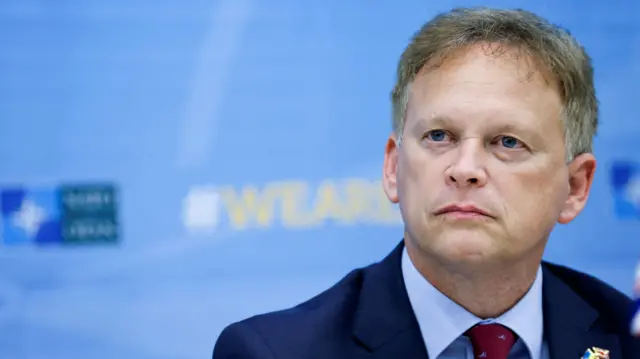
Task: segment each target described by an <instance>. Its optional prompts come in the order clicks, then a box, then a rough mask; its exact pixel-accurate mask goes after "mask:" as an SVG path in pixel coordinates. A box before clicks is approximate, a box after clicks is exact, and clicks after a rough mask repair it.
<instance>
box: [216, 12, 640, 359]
mask: <svg viewBox="0 0 640 359" xmlns="http://www.w3.org/2000/svg"><path fill="white" fill-rule="evenodd" d="M392 101H393V133H392V134H391V136H390V137H389V139H388V142H387V144H386V151H385V158H384V166H383V184H384V190H385V192H386V194H387V196H388V198H389V200H391V201H392V202H394V203H398V204H399V207H400V210H401V213H402V217H403V220H404V223H405V236H404V240H403V241H402V243H400V244H399V245H398V247H397V248H396V249H395V250H394V251H393V252H392V253H391V254H390V255H389V256H388V257H387V258H385V259H384V260H382V261H381V262H380V263H376V264H373V265H371V266H369V267H366V268H362V269H358V270H355V271H354V272H352V273H350V274H349V275H347V276H346V277H345V278H344V279H342V280H341V281H340V282H339V283H338V284H336V285H335V286H334V287H332V288H330V289H328V290H327V291H325V292H323V293H322V294H320V295H318V296H316V297H315V298H313V299H311V300H309V301H308V302H306V303H303V304H300V305H298V306H296V307H295V308H292V309H288V310H284V311H280V312H276V313H270V314H265V315H260V316H256V317H253V318H250V319H247V320H244V321H241V322H238V323H234V324H232V325H230V326H229V327H227V328H226V329H225V330H224V331H223V332H222V334H221V335H220V337H219V338H218V341H217V343H216V346H215V348H214V352H213V357H214V359H225V358H247V359H248V358H261V359H262V358H265V359H266V358H278V359H294V358H295V359H299V358H323V359H324V358H326V359H338V358H403V359H409V358H411V359H412V358H415V359H418V358H431V359H471V358H487V359H507V358H508V359H578V358H582V357H584V358H610V359H638V358H640V342H639V341H638V340H637V339H634V338H632V336H631V334H630V329H629V315H630V312H629V310H630V309H631V304H632V303H631V300H630V299H629V298H628V297H626V296H624V295H623V294H621V293H619V292H618V291H616V290H614V289H613V288H611V287H609V286H608V285H606V284H604V283H602V282H600V281H598V280H596V279H594V278H592V277H589V276H587V275H585V274H582V273H579V272H576V271H573V270H571V269H568V268H565V267H562V266H558V265H553V264H550V263H546V262H543V261H542V255H543V251H544V248H545V245H546V243H547V239H548V237H549V234H550V233H551V231H552V229H553V228H554V226H555V224H556V223H561V224H566V223H569V222H571V221H572V220H573V219H574V218H576V216H577V215H578V214H579V213H580V212H581V211H582V209H583V208H584V206H585V204H586V202H587V198H588V196H589V192H590V188H591V184H592V181H593V176H594V171H595V168H596V160H595V158H594V156H593V154H592V138H593V136H594V134H595V132H596V127H597V122H598V104H597V100H596V96H595V91H594V85H593V70H592V67H591V63H590V59H589V57H588V56H587V54H586V53H585V52H584V50H583V49H582V47H581V46H580V45H579V44H578V43H577V42H576V41H575V40H574V39H573V38H572V37H571V36H570V35H569V34H567V33H566V32H565V31H563V30H561V29H559V28H557V27H555V26H552V25H551V24H549V23H547V22H546V21H545V20H543V19H541V18H539V17H538V16H536V15H534V14H532V13H529V12H526V11H521V10H517V11H506V10H494V9H456V10H453V11H451V12H449V13H446V14H442V15H440V16H437V17H436V18H434V19H433V20H432V21H430V22H429V23H427V24H426V25H425V26H424V27H423V28H422V29H421V30H420V31H419V32H418V33H417V34H416V35H415V37H414V38H413V39H412V41H411V43H410V44H409V46H408V47H407V49H406V50H405V52H404V53H403V55H402V57H401V59H400V63H399V66H398V78H397V83H396V86H395V88H394V90H393V94H392Z"/></svg>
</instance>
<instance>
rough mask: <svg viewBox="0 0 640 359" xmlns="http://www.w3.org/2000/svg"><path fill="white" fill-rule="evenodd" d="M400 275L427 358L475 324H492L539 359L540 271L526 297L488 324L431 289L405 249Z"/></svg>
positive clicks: (541, 334)
mask: <svg viewBox="0 0 640 359" xmlns="http://www.w3.org/2000/svg"><path fill="white" fill-rule="evenodd" d="M402 274H403V277H404V283H405V287H406V289H407V294H408V296H409V301H410V302H411V307H412V308H413V312H414V314H415V316H416V319H417V320H418V325H419V327H420V331H421V332H422V337H423V340H424V343H425V346H426V347H427V353H428V354H429V358H433V359H436V358H437V357H438V355H440V354H441V353H442V352H443V351H444V350H445V349H446V348H447V347H448V346H449V345H450V344H451V343H452V342H453V341H454V340H456V339H457V338H458V337H460V336H461V335H462V334H464V332H466V331H467V329H469V328H471V327H472V326H474V325H476V324H478V323H479V322H495V323H499V324H502V325H504V326H506V327H508V328H509V329H511V330H512V331H513V332H515V333H516V334H517V335H518V337H519V338H520V339H519V340H522V341H523V342H524V344H525V345H526V347H527V349H529V354H530V356H531V359H541V355H542V354H541V351H542V336H543V317H542V268H538V273H537V275H536V279H535V281H534V282H533V285H532V286H531V288H530V289H529V291H528V292H527V294H526V295H525V296H524V297H523V298H522V299H521V300H520V301H519V302H518V303H517V304H516V305H515V306H514V307H513V308H511V309H510V310H509V311H507V312H506V313H504V314H503V315H502V316H500V317H499V318H495V319H492V320H482V319H480V318H478V317H476V316H475V315H473V314H471V313H470V312H468V311H467V310H466V309H464V308H463V307H461V306H460V305H458V304H457V303H455V302H454V301H452V300H451V299H449V298H448V297H447V296H445V295H444V294H442V293H441V292H440V291H439V290H437V289H436V288H435V287H434V286H432V285H431V283H429V281H427V280H426V279H425V278H424V277H423V276H422V275H421V274H420V272H418V270H417V269H416V268H415V266H414V265H413V262H412V261H411V259H410V258H409V255H408V254H407V250H406V248H405V249H404V250H403V252H402ZM435 323H437V324H435Z"/></svg>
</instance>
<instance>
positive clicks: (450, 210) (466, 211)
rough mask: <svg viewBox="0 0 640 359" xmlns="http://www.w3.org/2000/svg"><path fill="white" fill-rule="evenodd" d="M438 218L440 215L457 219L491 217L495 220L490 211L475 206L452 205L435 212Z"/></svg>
mask: <svg viewBox="0 0 640 359" xmlns="http://www.w3.org/2000/svg"><path fill="white" fill-rule="evenodd" d="M435 214H436V216H439V215H446V214H448V215H453V216H456V217H465V218H466V217H469V218H470V217H489V218H494V217H493V216H492V215H491V214H490V213H489V212H488V211H486V210H484V209H482V208H480V207H477V206H474V205H461V204H451V205H447V206H444V207H442V208H440V209H438V210H437V211H436V212H435Z"/></svg>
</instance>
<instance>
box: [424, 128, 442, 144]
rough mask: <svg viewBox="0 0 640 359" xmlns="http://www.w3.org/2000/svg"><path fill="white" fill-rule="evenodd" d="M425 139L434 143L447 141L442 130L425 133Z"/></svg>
mask: <svg viewBox="0 0 640 359" xmlns="http://www.w3.org/2000/svg"><path fill="white" fill-rule="evenodd" d="M425 138H427V139H428V140H430V141H434V142H440V141H444V140H446V139H447V132H446V131H444V130H432V131H429V132H427V135H426V136H425Z"/></svg>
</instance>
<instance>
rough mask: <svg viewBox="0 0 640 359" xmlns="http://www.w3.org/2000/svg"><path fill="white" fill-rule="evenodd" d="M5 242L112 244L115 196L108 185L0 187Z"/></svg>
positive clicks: (115, 239)
mask: <svg viewBox="0 0 640 359" xmlns="http://www.w3.org/2000/svg"><path fill="white" fill-rule="evenodd" d="M0 199H1V202H0V206H1V212H2V221H1V222H0V224H1V228H2V231H1V232H0V233H2V243H4V244H5V245H19V244H32V245H45V244H47V243H51V244H54V243H56V244H62V245H74V244H97V243H107V244H115V243H118V242H119V225H118V216H117V196H116V189H115V186H113V185H110V184H82V185H60V186H55V187H51V188H21V187H18V188H4V189H0Z"/></svg>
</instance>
